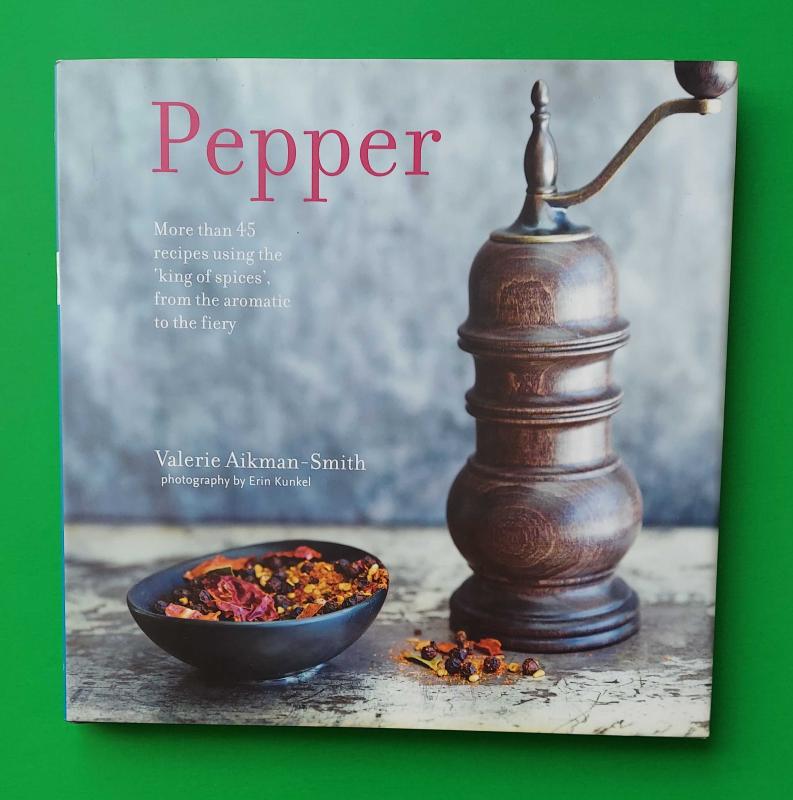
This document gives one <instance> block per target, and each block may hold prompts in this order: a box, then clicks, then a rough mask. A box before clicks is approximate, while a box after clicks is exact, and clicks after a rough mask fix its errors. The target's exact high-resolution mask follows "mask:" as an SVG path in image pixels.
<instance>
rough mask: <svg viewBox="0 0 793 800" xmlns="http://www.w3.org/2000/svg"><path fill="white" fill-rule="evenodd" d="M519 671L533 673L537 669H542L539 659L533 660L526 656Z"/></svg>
mask: <svg viewBox="0 0 793 800" xmlns="http://www.w3.org/2000/svg"><path fill="white" fill-rule="evenodd" d="M520 669H521V672H522V673H523V674H524V675H534V673H535V672H537V670H538V669H542V667H541V666H540V663H539V661H535V660H534V659H533V658H527V659H526V660H525V661H524V662H523V664H521V667H520Z"/></svg>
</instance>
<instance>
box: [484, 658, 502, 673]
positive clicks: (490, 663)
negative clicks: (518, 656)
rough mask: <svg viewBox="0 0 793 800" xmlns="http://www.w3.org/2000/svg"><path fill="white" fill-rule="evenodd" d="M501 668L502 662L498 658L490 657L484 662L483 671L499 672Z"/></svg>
mask: <svg viewBox="0 0 793 800" xmlns="http://www.w3.org/2000/svg"><path fill="white" fill-rule="evenodd" d="M500 666H501V660H500V659H498V658H496V656H488V657H487V658H486V659H485V660H484V661H483V662H482V669H483V670H484V671H485V672H498V670H499V667H500Z"/></svg>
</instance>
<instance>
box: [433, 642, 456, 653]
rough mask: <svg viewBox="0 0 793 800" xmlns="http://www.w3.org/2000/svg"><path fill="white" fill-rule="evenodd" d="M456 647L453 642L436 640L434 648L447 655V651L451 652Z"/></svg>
mask: <svg viewBox="0 0 793 800" xmlns="http://www.w3.org/2000/svg"><path fill="white" fill-rule="evenodd" d="M456 647H457V645H456V644H455V643H454V642H436V643H435V649H436V650H437V651H438V652H439V653H443V655H445V656H447V655H449V653H451V652H452V650H454V649H455V648H456Z"/></svg>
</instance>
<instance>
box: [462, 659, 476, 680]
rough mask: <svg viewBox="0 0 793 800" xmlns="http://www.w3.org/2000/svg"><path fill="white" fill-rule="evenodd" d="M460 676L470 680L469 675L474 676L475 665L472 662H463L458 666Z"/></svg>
mask: <svg viewBox="0 0 793 800" xmlns="http://www.w3.org/2000/svg"><path fill="white" fill-rule="evenodd" d="M460 675H462V676H463V677H464V678H470V677H471V675H476V664H474V662H473V661H465V662H463V664H462V665H461V666H460Z"/></svg>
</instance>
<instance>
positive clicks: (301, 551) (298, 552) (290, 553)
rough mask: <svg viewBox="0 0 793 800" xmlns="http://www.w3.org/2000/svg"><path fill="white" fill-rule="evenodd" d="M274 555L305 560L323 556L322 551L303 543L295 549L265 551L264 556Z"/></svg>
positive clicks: (270, 556) (271, 556)
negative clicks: (319, 551)
mask: <svg viewBox="0 0 793 800" xmlns="http://www.w3.org/2000/svg"><path fill="white" fill-rule="evenodd" d="M274 556H276V557H278V558H302V559H303V560H304V561H311V559H313V558H322V553H318V552H317V551H316V550H314V549H313V548H311V547H308V546H306V545H304V544H301V545H300V546H299V547H296V548H295V549H294V550H280V551H279V552H277V553H265V554H264V555H263V556H262V558H273V557H274ZM246 560H247V559H246Z"/></svg>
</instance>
